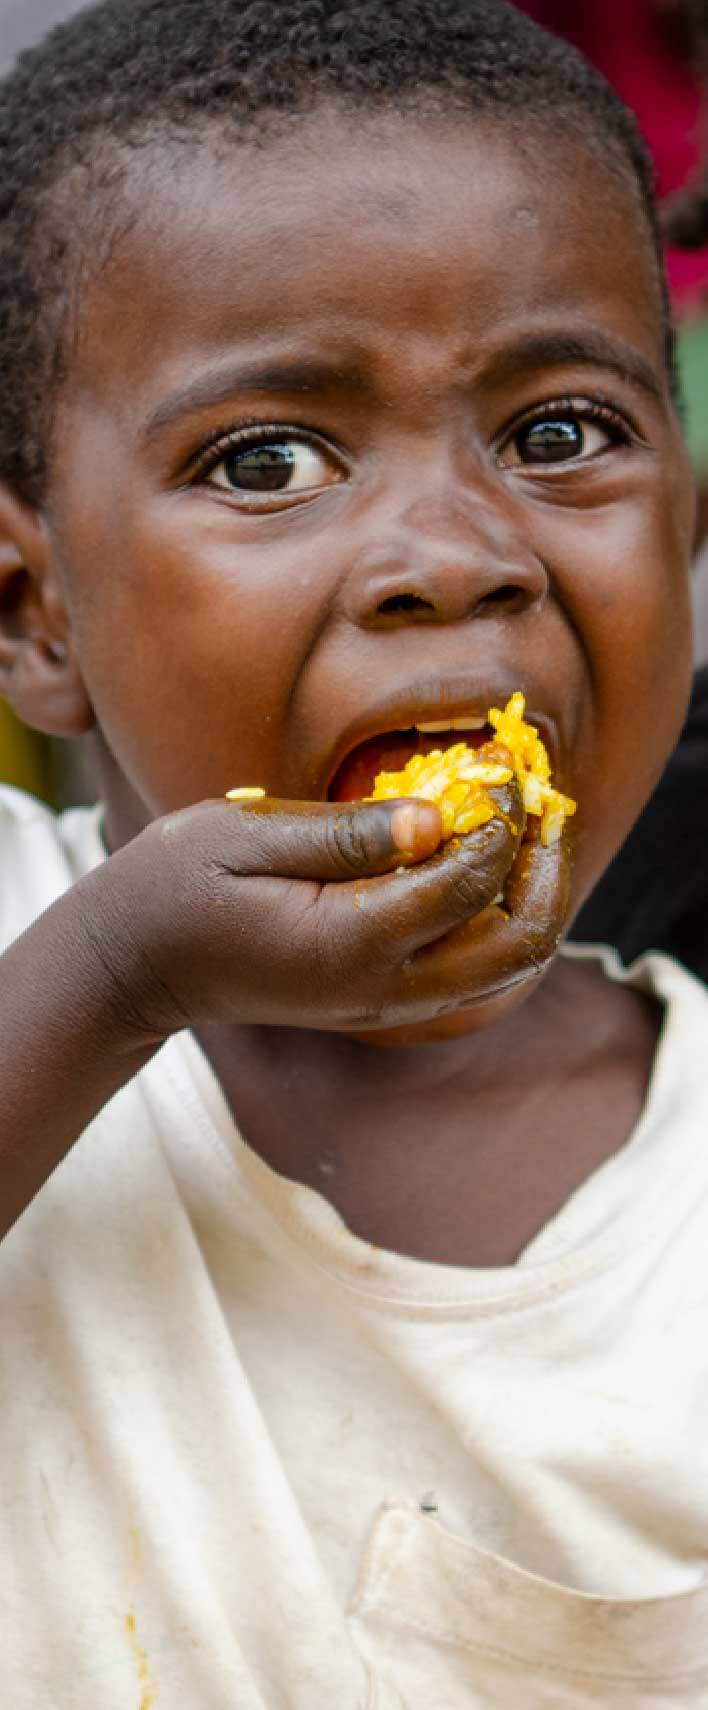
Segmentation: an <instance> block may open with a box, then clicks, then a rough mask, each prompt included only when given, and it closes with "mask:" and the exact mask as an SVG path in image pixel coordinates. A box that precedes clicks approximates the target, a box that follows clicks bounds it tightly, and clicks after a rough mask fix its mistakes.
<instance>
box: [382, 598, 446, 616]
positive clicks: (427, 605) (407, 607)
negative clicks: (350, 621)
mask: <svg viewBox="0 0 708 1710" xmlns="http://www.w3.org/2000/svg"><path fill="white" fill-rule="evenodd" d="M377 609H378V611H379V612H380V613H381V614H382V615H384V616H389V614H395V613H396V612H417V611H421V612H432V611H434V610H435V607H434V606H433V603H432V600H424V599H422V598H421V596H420V594H391V596H390V598H389V599H388V600H382V601H381V604H380V605H379V606H378V608H377Z"/></svg>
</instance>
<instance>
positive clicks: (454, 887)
mask: <svg viewBox="0 0 708 1710" xmlns="http://www.w3.org/2000/svg"><path fill="white" fill-rule="evenodd" d="M491 794H492V795H493V796H494V797H495V800H496V802H497V806H498V807H499V808H500V809H501V812H500V815H499V817H495V818H494V819H491V820H488V822H487V824H486V825H483V826H481V827H480V828H479V829H478V830H477V831H472V832H469V833H468V835H467V836H465V837H461V838H452V839H451V840H450V842H449V843H447V844H445V845H444V846H443V848H441V849H440V850H439V851H438V852H437V854H435V855H434V856H433V857H432V859H430V860H428V861H426V862H425V863H424V864H423V865H420V866H415V867H412V868H411V869H410V871H406V872H399V873H396V874H395V875H393V876H391V875H389V876H387V877H385V878H379V879H372V880H371V881H370V882H369V883H367V884H366V885H356V886H355V887H353V899H352V900H353V901H354V903H355V905H356V908H357V911H358V917H359V922H360V924H361V925H363V924H364V923H366V933H367V940H368V942H369V944H370V946H373V949H374V951H375V952H377V959H378V960H380V959H381V958H382V957H383V959H384V960H390V959H391V957H392V956H393V957H394V958H395V960H396V962H397V963H400V962H401V961H403V960H404V958H405V957H406V956H410V955H412V953H413V952H414V951H415V950H417V949H419V948H420V947H421V946H422V945H425V944H428V943H430V942H431V941H433V940H435V939H437V938H440V937H442V936H443V935H444V934H445V933H447V932H450V931H451V930H452V929H453V928H454V927H456V926H459V925H460V923H461V922H462V921H465V920H468V919H470V917H473V916H476V915H478V914H480V913H481V911H482V910H483V909H485V908H487V907H488V905H489V904H490V903H491V902H493V901H494V898H495V897H497V896H498V895H499V894H500V892H501V891H502V890H503V887H504V883H505V880H506V877H507V874H508V873H509V870H510V868H511V866H512V863H513V861H514V858H515V856H516V854H517V852H518V849H519V846H520V843H521V838H522V836H523V831H524V824H525V820H524V813H523V809H522V805H521V797H520V794H519V790H518V786H517V785H516V784H515V783H514V784H509V785H506V786H505V787H504V788H503V789H499V790H494V791H492V792H491ZM341 900H342V899H340V898H338V897H337V896H336V895H335V896H334V897H331V898H330V897H329V896H328V895H327V893H324V894H323V896H322V904H323V906H324V907H325V908H332V909H334V908H338V907H339V904H340V901H341Z"/></svg>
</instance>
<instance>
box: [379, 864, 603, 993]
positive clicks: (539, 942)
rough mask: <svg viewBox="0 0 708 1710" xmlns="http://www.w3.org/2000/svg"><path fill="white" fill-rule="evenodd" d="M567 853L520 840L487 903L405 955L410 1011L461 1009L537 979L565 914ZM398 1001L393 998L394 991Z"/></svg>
mask: <svg viewBox="0 0 708 1710" xmlns="http://www.w3.org/2000/svg"><path fill="white" fill-rule="evenodd" d="M569 897H570V852H569V847H568V842H567V840H566V839H561V841H560V842H559V843H556V844H554V845H553V846H552V847H551V848H548V849H546V848H544V847H543V844H541V843H533V844H529V843H524V844H522V847H521V850H520V852H519V855H518V856H517V859H516V861H515V862H514V865H513V867H512V869H511V873H510V874H509V877H508V879H507V883H506V886H505V890H504V900H503V906H502V907H496V906H492V907H490V908H487V909H485V910H484V912H483V913H482V914H480V915H479V916H477V917H476V918H475V919H472V920H469V921H467V922H465V923H464V924H463V925H462V926H458V927H457V928H456V929H455V930H453V931H452V932H450V933H448V934H447V936H446V937H445V938H443V939H440V940H438V941H437V942H435V943H431V944H428V945H426V946H424V947H423V948H422V949H420V950H419V951H417V953H416V954H415V955H413V956H412V957H411V958H410V960H409V961H408V963H407V964H406V968H405V981H404V983H405V1009H406V1014H407V1015H408V1016H409V1017H411V1018H416V1017H418V1016H420V1017H430V1016H431V1015H439V1014H443V1013H448V1012H451V1011H455V1010H458V1009H464V1008H466V1007H468V1006H469V1005H470V1004H472V1003H474V1002H475V1001H476V1000H480V999H487V998H489V997H490V996H492V995H493V994H495V993H497V992H499V993H501V992H503V991H505V990H507V989H508V988H509V987H511V986H514V985H517V984H520V983H521V982H524V981H527V980H531V979H534V978H537V977H538V975H539V974H540V973H542V972H543V970H544V968H546V967H547V966H548V964H549V962H550V961H551V960H552V958H553V956H554V955H555V953H556V951H557V949H558V946H559V943H560V941H561V938H562V935H563V931H564V928H565V925H566V922H567V918H568V909H569ZM399 1001H400V998H399Z"/></svg>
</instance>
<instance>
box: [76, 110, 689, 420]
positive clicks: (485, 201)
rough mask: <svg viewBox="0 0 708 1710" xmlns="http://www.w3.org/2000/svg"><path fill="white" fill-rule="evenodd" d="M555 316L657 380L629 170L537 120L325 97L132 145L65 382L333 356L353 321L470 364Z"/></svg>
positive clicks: (651, 276)
mask: <svg viewBox="0 0 708 1710" xmlns="http://www.w3.org/2000/svg"><path fill="white" fill-rule="evenodd" d="M126 216H127V217H126ZM560 324H562V326H563V327H564V328H565V329H566V331H567V332H570V333H572V330H573V328H574V327H577V330H578V333H579V334H580V333H582V334H583V336H587V335H588V330H590V333H592V330H593V329H596V330H598V331H600V332H602V331H604V332H606V333H607V334H609V335H610V336H611V337H613V338H614V339H615V340H616V342H617V345H618V348H619V346H621V345H624V346H625V347H626V349H627V351H628V353H629V355H630V357H631V353H632V351H634V352H635V353H636V354H637V356H638V358H639V360H640V361H643V362H644V363H645V365H649V366H652V367H653V368H654V370H655V372H656V374H657V376H658V377H659V383H661V381H662V379H663V326H662V306H661V295H660V289H659V281H658V270H657V264H656V259H655V256H654V251H653V245H652V241H651V237H650V234H649V230H648V226H647V223H646V220H645V218H644V215H643V213H642V210H641V205H640V200H639V193H638V190H637V188H636V187H635V185H634V184H633V182H632V181H631V179H630V177H629V175H627V176H626V177H625V175H624V173H623V172H622V171H621V170H620V169H617V168H613V167H611V166H610V165H605V164H603V162H602V161H598V158H597V156H596V155H593V154H592V153H591V152H590V150H589V148H585V147H584V146H583V143H582V141H581V140H580V139H579V138H577V139H576V138H573V137H571V136H570V135H569V134H568V133H567V132H566V133H564V134H558V133H555V132H553V131H552V130H550V129H545V128H544V127H543V126H541V125H540V124H539V123H538V122H537V123H535V124H533V125H532V124H530V123H529V124H524V125H522V124H521V123H520V122H519V121H517V122H516V123H515V124H514V125H513V126H512V125H511V124H509V123H507V122H504V123H503V124H500V123H499V122H498V121H495V120H490V119H488V118H487V119H484V120H482V119H469V118H467V117H465V118H463V119H456V120H451V119H446V120H443V119H440V118H437V119H434V118H429V119H422V118H421V117H420V116H413V115H394V114H389V115H358V116H356V117H352V118H351V119H347V118H346V116H345V117H342V116H341V115H332V114H329V115H328V114H326V113H325V114H323V115H320V116H319V117H318V118H317V119H315V120H311V121H304V120H300V119H297V118H295V119H293V120H292V121H291V122H290V123H289V124H287V125H285V124H284V125H283V127H282V129H281V131H280V133H279V134H277V135H275V136H273V137H271V138H269V139H265V140H260V141H256V140H252V141H247V140H241V141H239V140H237V139H231V138H228V137H226V136H224V135H222V136H220V137H219V139H218V141H217V140H215V139H206V140H204V139H202V140H200V141H197V140H194V141H190V140H189V139H187V140H186V141H183V142H181V143H179V144H177V145H175V144H168V143H167V142H165V143H163V144H159V145H155V147H154V148H153V149H152V150H148V151H147V152H143V151H141V152H140V153H138V154H137V155H136V156H134V157H133V162H132V167H131V165H130V164H129V166H128V169H127V174H126V182H125V191H124V205H123V207H122V211H121V217H120V218H119V219H118V220H117V221H116V227H115V233H114V236H113V241H112V242H111V244H110V259H109V260H108V261H107V262H103V263H102V264H101V266H100V268H97V269H96V271H95V273H94V275H93V277H92V278H91V279H90V283H89V284H88V285H87V287H86V290H85V293H84V297H83V300H82V326H81V336H80V338H79V340H78V342H77V346H76V351H75V357H74V361H73V363H72V365H71V367H70V373H69V384H68V391H69V395H70V396H71V395H72V394H74V393H75V392H76V391H78V392H79V393H80V394H81V395H82V396H83V398H84V399H86V398H87V397H89V396H90V397H93V398H94V400H96V399H97V398H98V397H99V395H100V396H101V397H102V398H103V399H104V400H105V399H106V397H107V395H108V394H110V395H111V398H112V402H113V405H114V406H115V407H116V408H119V407H120V406H121V404H122V405H123V406H124V407H126V408H129V410H130V412H131V414H134V413H135V411H136V410H140V409H141V408H143V407H144V408H145V409H149V408H151V407H152V406H153V405H154V403H155V399H156V396H157V394H159V393H160V392H161V391H164V390H165V389H166V390H167V391H169V390H170V389H171V388H173V387H175V386H179V384H180V382H181V380H182V379H185V380H186V379H187V378H188V376H189V375H190V373H192V372H193V370H194V365H195V363H196V364H199V363H204V362H208V363H209V364H212V363H213V362H214V361H218V360H219V359H220V358H221V357H222V356H225V355H227V354H228V353H229V352H230V351H232V350H233V349H234V347H235V346H238V347H239V350H241V351H242V352H243V353H245V354H247V355H250V354H252V355H253V357H254V359H255V358H256V357H259V356H260V355H261V354H262V352H263V350H264V348H265V347H266V346H267V348H268V349H269V350H272V352H273V354H274V355H277V352H278V350H279V349H281V348H282V349H283V350H286V349H287V350H290V349H291V348H293V347H294V346H297V347H298V348H300V347H302V348H303V350H305V349H306V350H307V352H308V353H311V354H312V355H313V356H314V355H316V354H317V353H318V351H320V350H321V351H322V352H323V353H324V354H325V355H327V356H330V355H331V356H332V357H333V358H334V357H336V353H337V351H338V350H341V351H342V352H344V351H345V350H346V351H347V352H348V353H349V352H350V351H351V350H352V349H354V348H355V347H361V348H362V349H363V348H364V347H365V346H366V345H367V342H369V343H370V341H371V335H372V334H376V335H377V336H378V337H379V341H381V340H382V339H383V341H384V346H385V351H386V354H387V355H388V356H389V357H390V358H391V360H393V359H394V358H395V356H396V353H397V352H398V351H400V353H401V356H402V358H403V360H404V361H406V360H409V359H411V358H412V356H413V354H414V353H415V356H416V359H418V358H420V357H422V352H423V347H424V346H427V347H428V348H429V349H430V350H431V351H432V346H433V345H434V346H435V352H436V359H437V358H440V359H442V361H443V362H454V363H455V364H459V365H462V368H464V367H465V365H466V364H469V365H471V366H472V368H474V365H475V362H476V361H477V360H478V359H481V358H484V357H485V356H486V355H487V354H488V353H489V351H490V350H491V349H492V348H493V347H496V346H500V347H502V346H504V345H505V344H506V343H508V341H509V340H510V339H511V340H512V341H513V337H514V336H515V334H516V332H517V331H525V333H526V334H527V335H528V336H529V337H530V336H532V335H534V334H536V335H538V334H540V333H542V332H544V331H553V329H554V328H556V327H557V326H559V325H560ZM370 356H371V360H372V361H375V352H374V351H373V349H372V350H371V351H370Z"/></svg>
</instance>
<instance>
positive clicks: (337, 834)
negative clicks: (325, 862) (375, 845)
mask: <svg viewBox="0 0 708 1710" xmlns="http://www.w3.org/2000/svg"><path fill="white" fill-rule="evenodd" d="M327 844H328V848H329V853H330V855H331V857H332V860H333V862H334V865H335V867H336V868H337V870H338V871H341V870H342V869H344V871H346V872H353V873H360V872H362V871H363V870H364V869H365V868H366V866H367V865H368V849H367V840H366V837H365V835H364V830H363V827H362V824H361V820H360V818H359V816H358V815H357V814H350V813H343V814H337V816H336V818H335V819H331V820H329V821H328V822H327Z"/></svg>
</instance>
